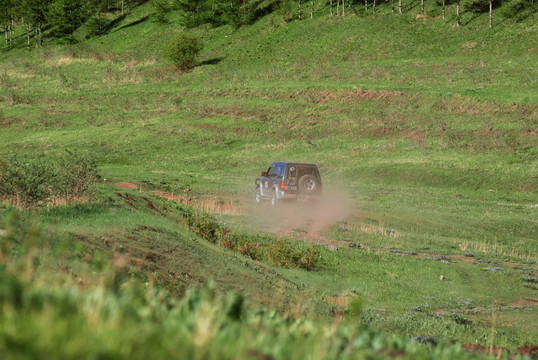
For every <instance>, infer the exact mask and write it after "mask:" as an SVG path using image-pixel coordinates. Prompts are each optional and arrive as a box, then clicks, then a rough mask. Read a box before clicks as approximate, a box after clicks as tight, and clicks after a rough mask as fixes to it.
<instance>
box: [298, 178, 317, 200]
mask: <svg viewBox="0 0 538 360" xmlns="http://www.w3.org/2000/svg"><path fill="white" fill-rule="evenodd" d="M318 188H319V183H318V179H316V177H315V176H313V175H308V174H307V175H303V176H302V177H301V178H300V179H299V192H300V193H302V194H305V195H311V194H315V193H316V192H317V191H318Z"/></svg>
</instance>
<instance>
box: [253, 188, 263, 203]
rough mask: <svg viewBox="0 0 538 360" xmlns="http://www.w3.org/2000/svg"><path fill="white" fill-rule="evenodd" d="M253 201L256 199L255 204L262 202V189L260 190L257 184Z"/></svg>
mask: <svg viewBox="0 0 538 360" xmlns="http://www.w3.org/2000/svg"><path fill="white" fill-rule="evenodd" d="M255 201H256V204H260V203H261V202H262V191H261V190H260V187H259V186H258V187H257V188H256V197H255Z"/></svg>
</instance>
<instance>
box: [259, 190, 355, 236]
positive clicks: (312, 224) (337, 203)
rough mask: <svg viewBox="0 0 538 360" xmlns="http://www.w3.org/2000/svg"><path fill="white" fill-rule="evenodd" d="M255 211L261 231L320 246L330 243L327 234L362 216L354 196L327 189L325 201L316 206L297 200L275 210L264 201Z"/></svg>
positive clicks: (324, 193)
mask: <svg viewBox="0 0 538 360" xmlns="http://www.w3.org/2000/svg"><path fill="white" fill-rule="evenodd" d="M253 208H254V210H253V217H254V221H255V222H256V224H257V227H258V229H259V230H261V231H266V232H270V233H273V234H276V235H278V236H284V237H290V238H300V239H306V240H309V241H313V242H318V243H326V242H327V240H328V239H326V238H325V237H324V236H323V232H325V231H327V230H329V229H330V228H331V227H332V226H334V225H337V224H338V223H341V222H345V221H348V220H349V219H350V218H351V217H355V216H358V212H359V209H358V207H357V205H356V203H355V200H354V199H353V198H352V197H351V196H350V195H348V194H346V193H345V192H343V191H337V190H325V189H324V192H323V199H322V200H320V201H319V202H318V203H316V204H314V203H312V202H309V201H305V200H297V201H292V202H284V203H282V204H279V205H278V206H277V207H275V208H273V207H271V204H270V202H269V201H264V202H262V203H261V204H259V205H255V206H253ZM330 243H334V241H331V242H330Z"/></svg>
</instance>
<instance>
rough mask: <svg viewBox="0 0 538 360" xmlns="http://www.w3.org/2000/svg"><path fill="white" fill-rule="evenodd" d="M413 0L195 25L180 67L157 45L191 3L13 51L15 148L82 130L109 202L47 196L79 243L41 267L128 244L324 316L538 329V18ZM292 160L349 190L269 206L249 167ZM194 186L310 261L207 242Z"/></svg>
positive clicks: (141, 256)
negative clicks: (404, 4) (441, 9)
mask: <svg viewBox="0 0 538 360" xmlns="http://www.w3.org/2000/svg"><path fill="white" fill-rule="evenodd" d="M385 6H386V5H385ZM418 8H419V5H417V7H416V8H411V9H409V11H408V12H407V13H405V14H403V15H402V16H397V15H391V14H390V8H388V7H387V8H384V7H380V10H379V12H378V13H376V15H375V16H373V15H370V16H363V15H360V16H358V15H351V16H346V17H329V16H328V14H327V15H326V14H325V13H324V14H323V15H320V16H319V17H318V18H315V19H313V20H310V19H305V20H303V21H300V22H299V21H293V22H290V23H286V22H284V21H282V19H281V18H280V17H279V16H278V15H277V14H273V15H271V16H268V17H265V18H262V19H261V20H260V21H258V22H257V23H255V24H254V25H251V26H246V27H241V28H239V29H237V30H234V29H231V28H228V27H220V28H215V29H211V28H206V27H203V28H197V29H194V30H193V32H194V33H195V34H197V35H198V36H200V37H201V38H202V39H203V42H204V50H203V53H202V56H201V58H200V62H201V63H200V65H199V66H197V67H196V68H195V69H194V70H192V71H191V72H188V73H183V74H181V73H178V72H177V71H175V69H174V68H173V67H172V66H170V65H169V64H166V62H165V61H164V60H163V59H162V56H161V54H160V48H161V46H162V44H163V43H165V42H166V39H167V38H168V37H169V36H170V34H172V33H174V32H177V31H179V30H180V28H179V27H178V26H177V25H174V21H175V20H176V19H175V18H174V14H172V15H171V24H167V25H163V24H159V23H157V22H155V21H153V20H152V17H151V16H148V13H150V12H151V8H150V7H149V6H147V5H146V6H142V7H138V8H135V9H133V10H132V11H131V13H130V14H129V16H127V17H126V18H125V19H124V20H122V22H120V23H118V24H117V26H116V27H115V28H114V29H113V30H112V31H111V32H110V34H108V35H106V36H103V37H100V38H93V39H89V40H85V41H82V42H80V43H78V44H76V45H70V46H67V45H53V44H49V45H46V46H45V47H43V48H41V49H35V50H34V49H33V50H31V51H28V50H26V49H24V48H22V47H21V48H15V49H12V50H9V51H4V52H3V53H0V88H1V94H2V97H1V98H0V125H1V127H0V138H1V141H0V155H2V156H8V155H16V156H20V157H25V156H27V157H29V158H32V157H35V156H36V154H43V155H44V156H45V158H51V159H52V158H55V157H58V156H60V155H61V154H63V153H64V152H65V150H70V151H73V152H77V153H82V154H88V155H90V156H91V157H92V158H93V159H95V161H96V162H97V164H98V169H99V173H100V175H101V179H100V182H99V184H98V186H97V191H96V194H95V199H94V200H93V201H91V202H87V203H83V204H70V205H65V206H57V207H47V208H42V209H38V210H36V211H34V212H33V216H34V217H35V218H36V219H37V221H38V222H39V223H41V224H42V226H43V227H44V228H46V229H47V230H46V231H47V232H52V233H57V234H59V235H57V236H58V237H59V238H63V237H66V238H69V239H70V240H69V241H71V242H72V243H69V244H79V245H77V246H81V248H80V249H79V250H77V251H78V252H76V254H74V255H71V256H73V258H67V259H64V258H62V259H61V260H54V259H53V258H54V256H52V255H47V256H50V259H49V258H44V259H42V260H41V264H42V265H40V266H42V267H43V268H46V269H48V270H50V272H51V273H55V272H57V271H58V269H60V268H63V267H67V268H72V270H71V271H72V272H73V274H77V276H79V277H81V278H83V279H84V275H83V274H85V272H86V271H90V272H92V271H93V272H96V271H97V272H98V271H99V270H102V268H103V267H102V266H101V265H100V264H101V263H107V262H108V261H109V259H112V260H111V261H112V264H120V265H117V266H118V267H119V268H120V269H121V271H120V272H119V273H120V274H121V276H122V278H121V279H127V278H129V277H132V278H139V279H141V280H142V281H143V282H155V283H156V284H157V287H158V288H162V289H166V290H167V291H169V292H170V294H172V295H171V296H172V297H174V298H175V299H178V300H177V301H180V300H179V299H180V298H181V297H182V296H183V295H184V294H185V293H186V292H187V291H188V290H189V289H192V288H196V287H199V286H201V285H202V284H204V283H206V282H207V281H209V280H210V279H213V280H214V282H215V285H214V286H215V288H216V289H217V292H218V293H219V294H225V293H226V290H227V289H232V290H234V291H235V292H238V291H244V292H245V293H246V296H247V298H248V299H250V302H251V307H256V306H258V305H264V306H266V307H267V308H269V309H274V310H275V311H276V312H277V313H278V314H279V315H282V316H290V317H292V318H294V319H296V318H303V319H309V320H308V321H321V322H323V321H325V322H327V321H328V324H329V325H328V326H329V327H330V324H331V322H332V321H333V320H327V318H330V319H338V318H339V317H338V316H339V314H348V313H349V312H350V311H351V310H352V309H353V307H354V306H355V305H356V304H357V303H359V302H360V303H361V304H362V311H361V312H360V318H359V320H358V321H359V322H360V323H361V325H362V326H370V327H371V328H372V329H373V328H377V329H381V330H382V331H383V332H384V333H386V334H397V335H398V336H401V337H403V338H414V337H418V338H420V339H433V338H435V339H437V340H439V341H444V342H451V341H455V342H458V343H460V344H464V343H469V344H480V345H482V346H486V347H488V346H495V347H504V348H508V349H515V348H518V347H521V346H523V345H526V344H530V345H534V346H536V345H538V328H537V325H536V324H538V315H537V314H538V311H537V304H538V295H537V292H536V291H537V290H536V289H537V286H538V285H537V281H536V279H537V277H538V266H537V265H536V261H537V254H538V234H537V229H538V220H537V219H538V217H537V214H538V162H537V155H538V147H537V146H536V145H537V144H538V133H537V128H538V126H537V124H538V86H537V83H536V79H538V56H537V55H538V47H537V44H536V38H537V35H538V28H537V26H536V18H535V16H534V17H531V18H530V19H527V20H525V21H522V22H512V21H506V20H505V21H501V20H499V22H497V23H495V26H494V27H493V28H492V29H489V28H488V26H487V15H481V16H479V17H478V18H475V19H472V18H471V17H470V14H464V17H463V22H464V24H465V26H461V27H459V28H457V27H455V26H454V25H455V24H454V20H453V18H450V17H449V18H448V20H449V22H448V23H446V24H445V23H444V22H443V21H442V20H441V19H440V18H439V17H438V14H437V15H436V14H435V11H438V10H435V9H433V8H432V9H430V10H431V11H430V10H429V11H430V12H432V15H431V16H427V17H425V18H422V17H417V16H416V14H417V13H418V10H417V9H418ZM449 10H450V11H453V8H452V7H450V8H449ZM499 11H500V10H499ZM320 12H321V11H320ZM326 13H328V11H326ZM499 19H500V18H499ZM78 36H80V37H81V38H82V37H83V36H84V29H81V30H80V34H78ZM19 41H21V43H23V42H24V39H23V38H22V37H21V38H20V39H19ZM276 160H293V161H305V162H313V163H316V164H318V166H319V167H320V170H321V172H322V176H323V180H324V186H325V189H326V190H327V194H331V193H333V194H337V195H334V197H332V198H331V197H330V196H329V197H328V199H327V201H328V203H324V204H323V205H326V206H327V207H326V208H323V207H322V208H320V209H317V210H311V209H305V208H304V207H301V206H298V207H297V208H293V207H287V208H284V209H281V210H276V211H275V210H272V209H270V208H269V206H263V205H262V208H261V209H260V208H255V206H254V203H253V193H254V189H253V181H254V179H255V178H256V176H257V175H258V174H259V172H260V171H262V170H265V169H266V167H267V166H268V165H269V164H270V163H271V162H272V161H276ZM118 183H123V186H122V187H120V186H118V185H114V184H118ZM127 185H129V186H127ZM189 206H194V207H195V208H196V207H198V208H204V209H206V210H209V211H210V212H212V216H213V217H214V218H215V219H216V221H217V222H218V224H220V226H222V227H223V228H225V227H229V228H230V229H231V231H232V232H235V233H238V234H242V235H244V236H247V237H248V239H254V240H253V241H257V240H256V239H258V240H259V241H260V244H262V243H263V242H264V241H269V242H277V238H283V239H284V241H287V242H289V244H291V245H290V246H291V247H294V246H295V247H298V248H300V249H303V248H309V247H313V248H315V249H318V250H319V260H318V261H317V263H316V266H315V268H314V269H313V270H311V271H307V270H302V269H297V268H293V267H291V268H290V267H285V266H284V267H283V266H275V265H274V264H271V262H270V261H269V262H268V261H266V259H259V260H252V259H251V258H249V257H247V256H244V255H242V254H239V253H238V252H234V251H231V250H229V249H226V248H225V247H223V246H218V244H211V243H209V242H207V241H204V240H203V239H202V238H200V237H199V236H198V235H196V234H194V233H193V232H191V231H189V226H187V222H186V220H185V212H186V211H189V210H187V209H189ZM7 208H9V205H7V204H5V205H2V208H0V217H1V216H2V214H7V213H8V210H7ZM290 219H292V220H290ZM3 221H4V222H3V223H0V225H4V226H7V225H6V224H7V220H5V219H4V220H3ZM1 227H2V226H0V228H1ZM0 235H1V234H0ZM257 236H258V237H259V238H257ZM271 239H272V240H271ZM66 241H67V240H66ZM51 243H53V244H55V242H54V241H52V242H51ZM217 243H218V242H217ZM55 246H56V245H55ZM73 246H74V245H70V247H73ZM268 246H270V245H268ZM335 248H336V250H334V249H335ZM73 251H74V250H73ZM301 251H302V250H301ZM0 254H1V252H0ZM4 254H6V253H5V252H4ZM112 254H114V255H112ZM47 259H48V260H47ZM118 259H124V260H122V261H125V262H126V263H122V262H121V261H120V260H118ZM55 261H59V263H58V264H62V265H58V264H56V263H55ZM49 263H50V264H53V265H50V266H47V265H46V264H49ZM43 264H45V265H43ZM76 264H78V265H76ZM83 264H86V265H83ZM21 266H22V267H24V266H23V265H21ZM79 266H80V269H79V268H78V267H79ZM85 266H88V267H89V269H91V270H87V269H86V268H85ZM100 266H101V267H100ZM103 266H104V265H103ZM111 266H114V265H111ZM23 272H24V271H22V270H21V272H20V273H23ZM16 273H17V272H16ZM441 275H443V276H444V277H445V280H440V276H441ZM25 276H27V275H25ZM36 278H37V280H35V281H36V283H37V284H39V283H40V281H44V280H39V277H36ZM32 279H33V277H32V276H30V277H29V278H27V280H25V281H29V282H31V281H32ZM47 279H48V278H47ZM92 279H93V280H92ZM87 281H88V283H89V284H90V283H91V284H99V280H98V277H96V278H92V277H91V276H90V277H89V278H88V280H87ZM36 286H38V285H36ZM77 286H80V284H79V285H77ZM88 286H90V285H88ZM92 286H97V285H92ZM82 287H84V286H82ZM90 287H91V286H90ZM111 288H112V290H113V286H112V287H111ZM0 298H1V296H0ZM132 298H133V299H135V300H133V301H139V299H138V298H137V297H136V296H135V295H133V296H132ZM137 299H138V300H137ZM77 301H78V300H77ZM120 301H121V300H120ZM125 301H127V300H125ZM174 301H176V300H174ZM185 301H186V300H185ZM211 301H213V300H211ZM75 302H76V301H75ZM212 304H213V303H212ZM204 306H205V305H204ZM211 306H213V305H211ZM215 306H217V305H215ZM219 306H220V305H219ZM222 306H228V305H222ZM197 309H198V308H197ZM350 309H351V310H350ZM206 310H207V309H206ZM196 311H202V310H199V309H198V310H196ZM207 311H209V310H207ZM268 311H270V310H268ZM12 316H13V319H15V318H16V315H13V314H12ZM163 316H164V315H163ZM208 318H211V316H208ZM310 319H315V320H310ZM39 321H43V322H46V319H44V318H43V319H41V318H40V320H39ZM81 321H82V320H81ZM100 321H101V320H100ZM103 321H104V320H103ZM118 321H119V320H118ZM122 321H125V322H126V324H130V321H131V320H129V319H127V318H125V319H124V320H121V321H119V322H120V323H121V322H122ZM216 321H217V320H216ZM218 321H224V320H218ZM303 325H304V324H303ZM303 325H302V326H303ZM145 326H149V325H148V324H145ZM171 326H172V325H171ZM278 326H280V325H278ZM282 326H283V325H282ZM304 326H306V325H304ZM346 326H347V325H346ZM172 328H173V326H172V327H171V328H170V329H172ZM342 329H343V330H342ZM342 329H341V330H342V331H348V330H349V331H351V330H350V329H353V326H350V327H349V328H347V327H343V328H342ZM148 331H149V330H148ZM233 331H239V332H241V331H242V332H245V331H247V330H245V329H243V330H238V329H235V330H233ZM320 331H321V330H320ZM339 331H340V330H339ZM58 334H59V335H58V338H61V334H60V333H58ZM226 336H231V335H230V334H228V335H226ZM297 336H298V335H297ZM127 339H128V337H127V338H125V341H128V340H127ZM316 339H317V340H319V338H316V337H313V338H311V340H309V341H314V342H315V341H316ZM258 340H259V341H260V344H261V343H263V341H262V339H258ZM437 340H436V341H437ZM103 341H104V340H103ZM148 341H149V340H148ZM252 341H254V340H252ZM342 341H343V340H342ZM364 341H366V340H364ZM379 341H382V340H379ZM383 341H385V340H383ZM426 342H427V341H426ZM222 343H225V342H224V341H223V342H222ZM286 344H288V345H286V346H291V347H292V346H297V345H296V344H295V345H294V344H292V345H289V344H290V343H286ZM383 344H384V345H381V343H380V345H379V347H380V348H381V347H384V348H387V347H388V345H386V344H385V343H383ZM195 345H196V346H199V344H195ZM73 346H74V347H75V348H76V345H73ZM185 346H187V345H185ZM189 346H190V345H189ZM193 346H194V345H193ZM196 346H195V347H196ZM245 346H246V345H245ZM283 346H284V345H283ZM334 346H337V345H334ZM402 346H403V345H402ZM163 347H164V348H167V349H168V347H167V346H164V345H163ZM260 347H263V346H262V345H260ZM284 347H285V346H284ZM396 348H397V347H396ZM242 349H243V347H242ZM329 349H330V350H327V353H326V354H327V358H331V357H333V355H334V356H336V355H335V354H336V353H335V352H333V350H334V349H333V348H332V347H329ZM398 349H399V348H398ZM0 350H1V348H0ZM400 350H401V349H400ZM400 350H398V351H400ZM226 351H232V350H231V349H228V350H226ZM260 351H261V353H263V352H265V353H270V354H273V355H274V356H275V357H276V358H282V356H284V355H285V354H286V353H287V354H289V353H290V351H291V352H293V350H290V349H287V350H281V351H282V352H278V351H276V350H274V349H273V350H268V349H265V350H260ZM273 351H274V352H273ZM279 351H280V350H279ZM286 351H288V352H286ZM297 351H298V353H297V354H299V350H297ZM334 351H336V350H334ZM401 351H403V350H401ZM409 351H411V350H409ZM403 352H405V351H403ZM490 352H491V353H493V350H492V348H490ZM75 353H76V352H75ZM261 353H260V354H261ZM0 354H1V352H0ZM213 354H215V353H213ZM230 354H232V353H230ZM397 354H398V352H396V353H394V354H388V355H394V356H396V355H397ZM406 354H407V356H410V358H412V355H409V354H412V352H407V353H406ZM421 354H422V353H421ZM251 355H252V354H251ZM452 355H454V354H453V353H452ZM123 356H128V355H126V354H123ZM196 356H200V357H204V355H200V354H199V353H198V355H196ZM208 356H209V355H208ZM215 356H216V355H213V357H215ZM242 356H243V355H242ZM298 356H299V355H298ZM301 356H302V357H307V356H308V355H305V353H301ZM365 356H366V355H365ZM417 356H418V355H417ZM432 356H433V357H436V358H440V357H441V355H439V354H437V356H436V355H432ZM462 356H463V355H462ZM230 357H233V355H230ZM244 357H245V358H256V356H255V355H252V356H251V357H249V355H248V354H247V355H244ZM258 357H259V358H261V355H259V356H258ZM448 358H450V357H448Z"/></svg>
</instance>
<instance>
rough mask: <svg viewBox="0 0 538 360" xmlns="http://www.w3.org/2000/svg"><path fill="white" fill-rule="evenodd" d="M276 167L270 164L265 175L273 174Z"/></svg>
mask: <svg viewBox="0 0 538 360" xmlns="http://www.w3.org/2000/svg"><path fill="white" fill-rule="evenodd" d="M274 169H275V168H274V167H273V166H269V169H267V172H266V173H265V176H268V177H269V176H273V170H274Z"/></svg>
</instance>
